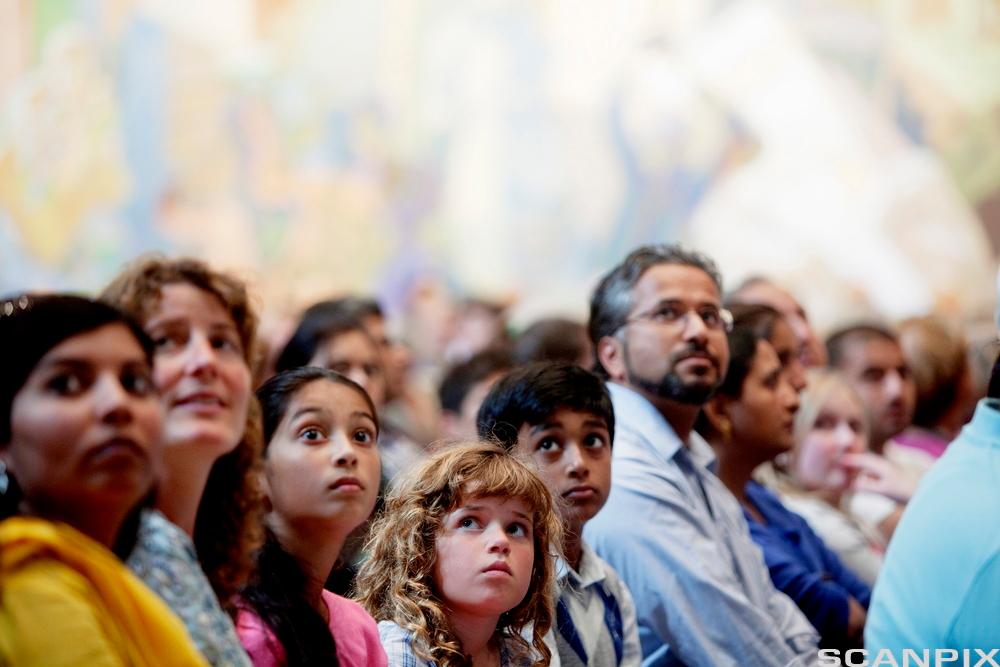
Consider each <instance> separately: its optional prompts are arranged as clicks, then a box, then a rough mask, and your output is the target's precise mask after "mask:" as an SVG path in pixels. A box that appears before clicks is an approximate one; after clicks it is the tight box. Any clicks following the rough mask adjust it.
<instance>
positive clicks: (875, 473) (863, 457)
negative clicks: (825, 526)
mask: <svg viewBox="0 0 1000 667" xmlns="http://www.w3.org/2000/svg"><path fill="white" fill-rule="evenodd" d="M841 463H842V465H844V466H845V467H846V468H847V469H848V470H851V471H853V472H854V473H855V477H854V483H853V484H852V485H851V489H852V490H853V491H855V492H859V491H860V492H870V493H877V494H879V495H883V496H885V497H887V498H891V499H892V500H895V501H896V502H899V503H907V502H909V500H910V498H912V497H913V494H914V493H915V492H916V490H917V482H918V480H916V479H913V478H911V477H910V476H909V475H907V474H906V472H905V471H903V470H901V469H900V468H899V466H897V465H895V464H894V463H893V462H892V461H889V460H888V459H886V458H885V457H882V456H879V455H877V454H872V453H870V452H861V453H858V454H845V455H844V457H843V458H842V459H841Z"/></svg>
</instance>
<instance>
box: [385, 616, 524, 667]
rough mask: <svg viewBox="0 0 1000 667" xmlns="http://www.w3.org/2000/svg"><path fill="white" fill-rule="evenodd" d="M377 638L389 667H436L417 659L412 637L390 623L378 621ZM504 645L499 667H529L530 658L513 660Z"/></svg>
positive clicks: (434, 663)
mask: <svg viewBox="0 0 1000 667" xmlns="http://www.w3.org/2000/svg"><path fill="white" fill-rule="evenodd" d="M378 636H379V639H380V640H381V641H382V648H384V649H385V654H386V656H387V657H388V658H389V667H437V663H436V662H434V661H433V660H424V659H423V658H419V657H417V654H416V653H415V652H414V651H413V635H412V634H411V633H410V632H408V631H407V630H404V629H403V628H401V627H399V626H398V625H397V624H395V623H393V622H392V621H379V623H378ZM510 653H513V651H508V647H507V645H506V644H501V646H500V667H531V664H532V663H533V662H534V661H533V660H532V659H531V658H530V657H526V658H523V659H520V660H517V659H513V658H512V657H511V655H510Z"/></svg>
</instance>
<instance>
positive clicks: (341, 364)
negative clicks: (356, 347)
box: [327, 361, 351, 375]
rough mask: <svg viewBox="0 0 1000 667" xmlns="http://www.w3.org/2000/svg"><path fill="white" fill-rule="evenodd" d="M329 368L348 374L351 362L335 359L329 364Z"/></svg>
mask: <svg viewBox="0 0 1000 667" xmlns="http://www.w3.org/2000/svg"><path fill="white" fill-rule="evenodd" d="M327 368H329V369H330V370H331V371H333V372H335V373H340V374H341V375H347V374H348V373H350V372H351V364H349V363H348V362H346V361H334V362H332V363H329V364H327Z"/></svg>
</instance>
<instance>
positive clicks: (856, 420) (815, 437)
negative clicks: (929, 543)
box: [774, 369, 885, 584]
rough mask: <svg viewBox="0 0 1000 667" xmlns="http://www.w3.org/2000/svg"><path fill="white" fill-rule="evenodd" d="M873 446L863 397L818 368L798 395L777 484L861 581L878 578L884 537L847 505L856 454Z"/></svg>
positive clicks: (788, 504) (786, 501) (787, 502)
mask: <svg viewBox="0 0 1000 667" xmlns="http://www.w3.org/2000/svg"><path fill="white" fill-rule="evenodd" d="M867 449H868V424H867V422H866V418H865V411H864V406H863V405H862V403H861V399H860V398H859V397H858V395H857V394H856V393H855V392H854V390H852V389H851V387H850V386H849V385H848V384H847V383H846V382H845V381H844V380H843V379H842V378H841V377H840V376H838V375H837V374H836V373H834V372H831V371H827V370H819V369H814V370H810V371H809V372H808V374H807V385H806V388H805V390H804V391H803V392H802V393H801V395H800V397H799V410H798V412H797V413H796V415H795V446H794V448H793V449H792V451H791V452H789V453H788V454H787V455H786V456H785V457H783V459H782V461H781V464H780V465H778V466H776V469H777V471H778V472H777V475H776V480H777V481H776V482H775V484H774V485H775V486H776V487H777V488H778V490H779V491H780V493H781V499H782V502H783V503H784V504H785V506H786V507H788V509H790V510H792V511H793V512H795V513H797V514H799V515H801V516H803V517H804V518H805V519H806V520H807V521H808V522H809V524H810V525H811V526H812V528H813V530H815V531H816V533H817V534H818V535H819V536H820V537H821V538H822V539H823V541H824V542H825V543H826V544H827V546H828V547H830V549H832V550H833V551H834V552H835V553H836V554H837V556H838V557H839V558H840V559H841V561H843V563H844V564H845V565H847V566H848V567H849V568H851V569H852V570H853V571H854V572H855V573H856V574H857V575H858V576H859V577H860V578H861V579H862V580H864V581H866V582H867V583H869V584H872V583H874V581H875V578H876V577H877V576H878V572H879V569H880V568H881V566H882V554H883V552H884V550H885V542H884V541H883V539H882V538H881V536H880V535H879V534H878V533H877V532H875V531H872V530H870V529H867V528H865V527H864V524H862V523H861V522H859V521H856V520H855V519H854V518H853V517H852V516H851V515H850V514H848V513H847V511H846V510H845V509H843V508H846V507H847V502H846V500H847V497H848V495H849V493H850V490H851V486H852V484H853V483H854V481H855V478H856V476H857V472H856V470H857V467H856V465H855V461H854V459H856V457H859V456H864V455H865V452H866V451H867Z"/></svg>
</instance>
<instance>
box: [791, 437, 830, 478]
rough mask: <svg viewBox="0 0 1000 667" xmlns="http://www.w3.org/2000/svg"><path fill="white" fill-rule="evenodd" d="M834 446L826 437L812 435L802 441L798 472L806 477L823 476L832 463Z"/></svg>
mask: <svg viewBox="0 0 1000 667" xmlns="http://www.w3.org/2000/svg"><path fill="white" fill-rule="evenodd" d="M834 453H835V447H833V446H832V444H831V443H830V442H829V439H828V438H823V437H812V438H809V439H807V440H806V441H805V442H803V443H802V456H801V457H800V459H799V468H800V472H801V473H802V474H803V475H804V476H805V477H807V478H810V479H814V478H817V477H823V476H825V474H826V473H827V472H828V471H829V470H830V467H831V465H832V463H833V457H834Z"/></svg>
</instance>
